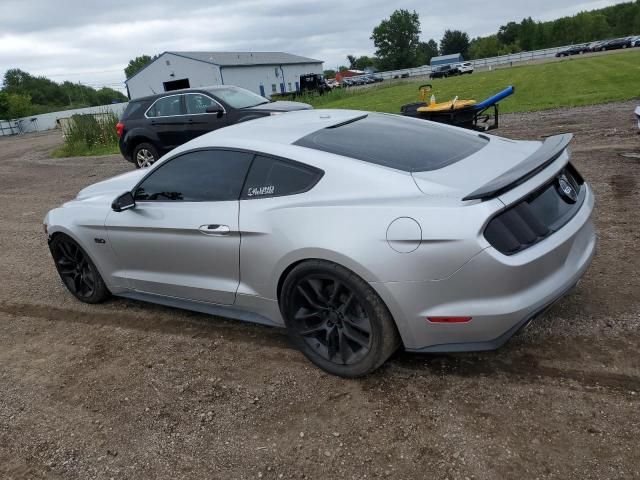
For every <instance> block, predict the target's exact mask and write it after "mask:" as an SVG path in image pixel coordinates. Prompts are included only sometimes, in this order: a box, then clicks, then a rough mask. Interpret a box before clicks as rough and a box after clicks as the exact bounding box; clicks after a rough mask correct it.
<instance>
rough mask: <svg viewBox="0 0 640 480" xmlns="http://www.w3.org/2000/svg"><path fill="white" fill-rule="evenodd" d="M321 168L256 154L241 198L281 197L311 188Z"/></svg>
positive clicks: (318, 177) (320, 175)
mask: <svg viewBox="0 0 640 480" xmlns="http://www.w3.org/2000/svg"><path fill="white" fill-rule="evenodd" d="M322 174H323V172H322V170H319V169H317V168H314V167H311V166H309V165H304V164H301V163H298V162H293V161H290V160H282V159H278V158H272V157H266V156H262V155H256V157H255V159H254V161H253V164H252V165H251V169H250V170H249V175H248V176H247V181H246V182H245V186H244V190H243V192H242V198H243V199H244V200H248V199H252V198H265V197H281V196H284V195H295V194H298V193H303V192H306V191H309V190H310V189H312V188H313V187H314V186H315V184H316V183H318V180H320V178H321V177H322Z"/></svg>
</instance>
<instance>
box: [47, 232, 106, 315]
mask: <svg viewBox="0 0 640 480" xmlns="http://www.w3.org/2000/svg"><path fill="white" fill-rule="evenodd" d="M49 249H50V250H51V256H52V257H53V261H54V263H55V266H56V270H57V271H58V275H60V279H61V280H62V283H63V284H64V286H65V287H67V290H69V292H71V294H72V295H73V296H74V297H76V298H77V299H78V300H80V301H81V302H84V303H101V302H104V301H105V300H106V299H107V298H109V296H110V295H111V293H110V292H109V289H107V286H106V285H105V283H104V280H102V276H100V272H98V269H97V268H96V266H95V264H94V263H93V262H92V261H91V258H89V255H87V253H86V252H85V251H84V250H83V249H82V247H80V245H78V243H77V242H76V241H75V240H73V239H72V238H71V237H69V236H68V235H64V234H57V235H56V236H54V237H53V239H52V240H51V242H50V243H49Z"/></svg>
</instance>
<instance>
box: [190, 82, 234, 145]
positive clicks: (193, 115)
mask: <svg viewBox="0 0 640 480" xmlns="http://www.w3.org/2000/svg"><path fill="white" fill-rule="evenodd" d="M184 100H185V107H186V113H187V117H186V118H187V125H186V132H187V137H188V139H189V140H191V139H193V138H196V137H199V136H200V135H203V134H205V133H207V132H212V131H213V130H217V129H218V128H222V127H225V126H227V125H228V122H229V117H228V116H227V113H226V111H225V109H224V107H223V106H222V105H221V104H220V103H218V102H217V101H215V100H214V99H213V98H211V97H209V96H208V95H205V94H203V93H186V94H185V95H184ZM210 107H219V108H220V109H221V111H220V112H212V113H207V109H208V108H210Z"/></svg>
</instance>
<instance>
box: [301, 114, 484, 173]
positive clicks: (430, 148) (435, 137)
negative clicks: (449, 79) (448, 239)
mask: <svg viewBox="0 0 640 480" xmlns="http://www.w3.org/2000/svg"><path fill="white" fill-rule="evenodd" d="M488 142H489V140H488V139H487V138H484V137H480V136H479V135H477V134H470V133H468V132H466V131H458V130H456V129H452V128H449V127H445V126H442V125H439V124H437V123H434V122H426V121H423V120H415V119H409V118H405V117H401V116H399V115H382V114H368V115H363V116H362V117H358V118H355V119H354V120H351V121H349V122H345V123H343V124H338V125H335V126H332V127H328V128H324V129H322V130H318V131H316V132H313V133H311V134H309V135H307V136H305V137H302V138H301V139H299V140H297V141H296V142H295V145H298V146H301V147H307V148H312V149H314V150H322V151H324V152H329V153H335V154H337V155H342V156H345V157H350V158H355V159H357V160H362V161H365V162H369V163H374V164H377V165H383V166H385V167H391V168H395V169H397V170H403V171H406V172H425V171H429V170H438V169H440V168H444V167H446V166H448V165H451V164H453V163H456V162H458V161H460V160H462V159H463V158H466V157H468V156H470V155H473V154H474V153H476V152H478V151H479V150H481V149H482V148H483V147H484V146H485V145H487V143H488Z"/></svg>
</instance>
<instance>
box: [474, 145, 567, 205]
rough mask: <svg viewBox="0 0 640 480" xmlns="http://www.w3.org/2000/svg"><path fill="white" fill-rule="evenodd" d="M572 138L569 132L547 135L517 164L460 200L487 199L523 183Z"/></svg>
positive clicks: (560, 152)
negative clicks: (537, 146)
mask: <svg viewBox="0 0 640 480" xmlns="http://www.w3.org/2000/svg"><path fill="white" fill-rule="evenodd" d="M572 138H573V134H571V133H563V134H561V135H553V136H551V137H547V138H546V139H545V141H544V143H543V144H542V146H541V147H540V148H539V149H538V150H536V151H535V152H533V153H532V154H531V155H529V156H528V157H527V158H525V159H524V160H523V161H522V162H520V163H519V164H518V165H516V166H515V167H513V168H512V169H510V170H507V171H506V172H505V173H503V174H502V175H500V176H499V177H496V178H494V179H493V180H491V181H490V182H489V183H487V184H485V185H483V186H481V187H480V188H478V189H477V190H475V191H473V192H471V193H470V194H469V195H467V196H466V197H464V198H463V199H462V200H488V199H490V198H494V197H497V196H498V195H500V194H502V193H504V192H506V191H507V190H510V189H512V188H513V187H515V186H517V185H520V184H521V183H524V182H525V181H527V180H528V179H529V178H531V177H533V176H534V175H536V174H537V173H539V172H540V171H541V170H543V169H544V168H545V167H546V166H547V165H549V164H550V163H552V162H553V161H554V160H555V159H557V158H558V157H559V156H560V155H561V154H562V152H564V150H565V149H566V148H567V146H568V145H569V142H571V139H572Z"/></svg>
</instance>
